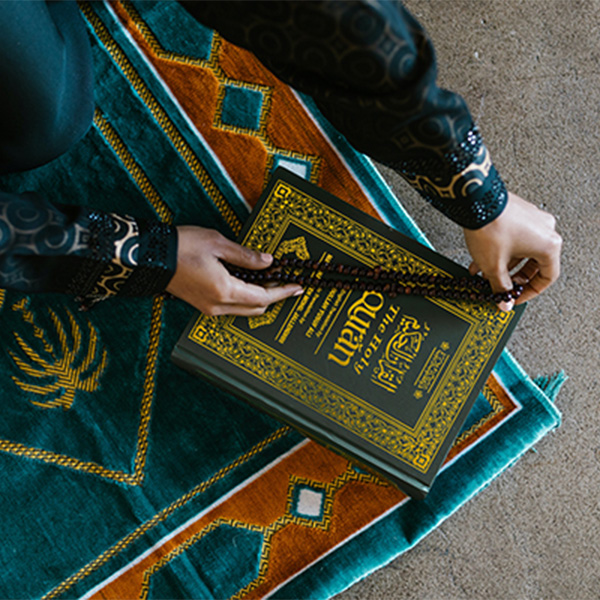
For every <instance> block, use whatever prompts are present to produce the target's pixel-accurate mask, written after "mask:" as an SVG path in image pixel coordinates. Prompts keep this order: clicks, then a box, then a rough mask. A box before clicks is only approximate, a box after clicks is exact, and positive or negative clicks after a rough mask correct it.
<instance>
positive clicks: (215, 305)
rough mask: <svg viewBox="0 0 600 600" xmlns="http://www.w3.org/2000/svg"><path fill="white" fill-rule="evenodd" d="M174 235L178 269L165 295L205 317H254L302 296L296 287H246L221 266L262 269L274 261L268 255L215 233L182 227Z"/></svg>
mask: <svg viewBox="0 0 600 600" xmlns="http://www.w3.org/2000/svg"><path fill="white" fill-rule="evenodd" d="M177 234H178V250H177V269H176V271H175V275H173V278H172V279H171V281H170V283H169V285H168V286H167V290H166V291H167V292H169V293H170V294H173V295H174V296H177V297H178V298H180V299H181V300H184V301H185V302H187V303H188V304H191V305H192V306H194V307H195V308H197V309H198V310H200V311H201V312H203V313H204V314H205V315H225V314H231V315H242V316H257V315H261V314H263V313H264V311H265V310H266V309H267V307H268V306H269V305H270V304H272V303H274V302H278V301H279V300H283V299H284V298H288V297H290V296H294V295H299V294H301V293H302V288H301V287H300V286H299V285H295V284H290V285H284V286H277V287H271V288H264V287H262V286H259V285H253V284H250V283H246V282H244V281H242V280H240V279H236V278H235V277H233V276H232V275H230V274H229V271H227V269H226V268H225V267H224V266H223V263H222V262H221V261H222V260H223V261H226V262H228V263H229V264H232V265H235V266H238V267H243V268H245V269H265V268H266V267H268V266H269V265H270V264H271V262H272V261H273V257H272V256H271V255H270V254H262V253H260V252H255V251H254V250H250V249H249V248H245V247H243V246H240V245H239V244H236V243H235V242H232V241H230V240H228V239H227V238H226V237H225V236H223V235H221V234H220V233H219V232H218V231H215V230H214V229H205V228H203V227H194V226H183V227H178V228H177Z"/></svg>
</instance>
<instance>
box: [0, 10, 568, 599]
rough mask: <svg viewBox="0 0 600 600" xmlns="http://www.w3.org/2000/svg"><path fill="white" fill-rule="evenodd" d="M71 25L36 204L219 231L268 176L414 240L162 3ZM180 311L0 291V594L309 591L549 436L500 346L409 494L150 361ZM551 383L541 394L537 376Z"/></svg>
mask: <svg viewBox="0 0 600 600" xmlns="http://www.w3.org/2000/svg"><path fill="white" fill-rule="evenodd" d="M81 10H82V12H83V15H84V17H85V20H86V22H87V25H88V27H89V33H90V37H91V39H92V44H93V55H94V61H95V69H96V113H95V118H94V124H93V127H92V129H91V130H90V132H89V133H88V135H87V136H86V137H85V138H84V139H83V141H82V142H80V143H79V144H78V145H77V146H76V147H75V148H73V149H72V150H71V151H70V152H69V153H68V154H67V155H65V156H63V157H62V158H60V159H59V160H57V161H55V162H54V163H52V164H50V165H47V166H45V167H43V168H40V169H38V170H36V171H33V172H29V173H27V174H22V175H14V176H10V177H4V178H3V179H2V181H0V186H1V187H2V189H3V190H6V191H15V192H16V191H25V190H37V191H41V192H44V193H45V194H47V196H48V197H49V198H51V199H52V200H54V201H61V202H70V203H74V204H86V205H92V206H95V207H98V208H102V209H105V210H110V211H117V212H124V213H130V214H134V215H137V216H140V217H147V218H154V219H160V220H163V221H167V222H174V223H182V224H183V223H194V224H199V225H203V226H205V227H212V228H216V229H218V230H220V231H221V232H223V233H225V234H226V235H228V236H230V237H234V236H235V235H236V234H237V232H238V231H239V230H240V228H241V225H242V223H243V222H244V219H245V218H246V217H247V215H248V213H249V210H250V208H251V206H252V205H253V203H254V202H255V201H256V200H257V198H258V197H259V195H260V192H261V190H262V188H263V186H264V184H265V182H266V181H267V179H268V177H269V173H270V172H271V171H272V170H273V169H274V168H275V167H278V166H284V167H287V168H289V169H291V170H292V171H294V172H295V173H297V174H299V175H301V176H303V177H305V178H307V179H309V180H310V181H313V182H315V183H317V184H319V185H321V186H322V187H324V188H325V189H327V190H328V191H330V192H331V193H333V194H335V195H337V196H339V197H341V198H343V199H345V200H347V201H348V202H351V203H353V204H354V205H356V206H358V207H359V208H361V209H362V210H364V211H366V212H368V213H370V214H372V215H374V216H376V217H378V218H380V219H382V220H384V221H385V222H387V223H388V224H390V225H391V226H393V227H395V228H396V229H398V230H400V231H402V232H403V233H406V234H408V235H412V236H413V237H415V238H417V239H418V240H420V241H421V242H423V243H427V242H426V239H425V237H424V236H423V234H422V233H421V232H420V231H419V230H418V229H417V227H416V226H415V224H414V223H413V221H412V220H411V219H410V217H409V216H408V215H407V214H406V212H405V211H404V210H403V208H402V206H401V205H400V204H399V202H398V200H397V199H396V198H395V197H394V196H393V194H392V193H391V191H390V190H389V189H388V188H387V187H386V184H385V183H384V181H383V180H382V178H381V177H380V176H379V174H378V173H377V171H376V170H375V168H374V167H373V166H372V165H371V163H370V162H369V161H368V160H367V159H366V158H365V157H364V156H361V155H359V154H358V153H356V152H354V151H353V150H352V149H351V148H350V147H349V146H348V144H347V143H346V141H345V140H344V139H343V138H342V137H341V136H340V135H339V134H337V133H336V132H335V131H334V130H333V129H332V128H331V127H330V125H329V124H328V123H327V122H326V121H325V120H324V119H323V118H322V117H321V116H320V115H319V113H318V111H317V110H316V109H315V107H314V106H313V105H312V103H311V102H310V100H309V99H307V98H305V97H302V96H301V95H299V94H297V93H295V92H294V91H293V90H291V89H289V88H288V87H286V86H284V85H282V84H281V83H280V82H278V81H277V80H276V79H275V78H274V77H273V76H272V75H270V74H269V73H268V72H266V71H265V70H264V68H262V66H261V65H260V64H259V63H258V62H257V61H256V60H255V59H254V58H253V57H252V56H250V55H249V54H248V53H246V52H243V51H241V50H239V49H237V48H235V47H233V46H231V45H230V44H228V43H227V42H226V41H224V40H223V39H222V38H220V37H219V36H218V35H217V34H216V33H214V32H213V31H211V30H208V29H206V28H204V27H202V26H200V25H199V24H198V23H196V22H195V21H194V20H193V19H192V18H191V17H190V16H189V15H188V14H187V13H186V12H185V11H184V9H182V8H181V7H180V6H179V5H177V4H176V3H172V2H166V3H156V2H139V3H138V2H136V3H133V4H122V3H119V2H115V3H110V4H109V3H104V2H93V3H90V4H82V5H81ZM192 313H193V311H192V310H191V309H190V308H189V307H188V306H186V305H185V304H184V303H182V302H180V301H178V300H174V299H165V298H163V297H158V298H155V299H116V300H110V301H107V302H104V303H100V304H98V305H97V306H95V307H94V308H93V310H91V311H89V312H80V311H78V307H77V305H76V304H75V302H74V301H73V300H72V299H70V298H67V297H63V296H58V295H32V296H24V295H22V294H17V293H14V292H9V291H6V292H5V291H0V331H1V340H2V352H1V353H0V373H1V377H2V379H1V381H2V386H1V388H0V406H1V410H2V419H1V420H0V450H1V452H0V472H1V484H0V486H1V490H2V494H1V500H0V505H1V510H2V519H1V521H0V531H1V539H2V544H1V546H0V556H1V561H0V562H1V564H2V566H3V569H2V573H1V574H0V596H2V597H10V598H23V597H27V598H72V597H97V598H138V597H139V598H209V597H216V598H257V597H264V596H273V597H281V598H308V597H311V598H314V597H320V598H324V597H329V596H331V595H333V594H335V593H337V592H340V591H341V590H343V589H345V588H346V587H348V586H349V585H351V584H352V583H353V582H355V581H357V580H358V579H360V578H362V577H364V576H365V575H367V574H368V573H370V572H372V571H373V570H375V569H377V568H378V567H381V566H382V565H384V564H386V563H387V562H389V561H390V560H392V559H393V558H395V557H397V556H398V555H399V554H401V553H402V552H404V551H405V550H407V549H408V548H410V547H412V546H414V544H416V543H417V542H418V541H419V540H420V539H421V538H422V537H423V536H424V535H426V534H427V533H428V532H430V531H431V530H432V529H434V528H435V527H436V526H437V525H439V524H440V523H441V522H442V521H443V520H444V519H445V518H446V517H448V516H449V515H450V514H451V513H453V512H454V511H455V510H457V509H458V508H459V507H460V506H461V505H462V504H463V503H465V502H466V501H467V500H469V499H470V498H471V497H473V496H474V495H475V494H476V493H477V492H478V491H479V490H481V489H482V488H483V487H485V486H486V484H488V482H489V481H490V480H491V479H492V478H494V477H495V476H497V475H498V474H499V473H500V472H501V471H503V470H504V469H505V468H506V467H507V466H508V465H510V464H511V463H513V462H514V461H515V460H516V459H517V458H518V457H519V456H520V455H522V454H523V453H524V452H526V451H527V449H529V448H530V447H531V446H532V445H533V444H535V443H536V442H537V441H538V440H539V439H540V438H541V437H542V436H543V435H544V434H546V433H547V432H548V431H549V430H551V429H552V428H554V427H555V426H557V425H558V423H559V414H558V412H557V410H556V409H555V408H554V406H553V404H552V402H551V400H550V398H549V394H546V393H545V392H544V391H543V390H542V389H541V388H540V387H539V386H537V385H536V384H535V383H534V382H533V381H532V380H531V379H530V378H529V377H528V376H527V375H526V374H525V373H524V372H523V371H522V370H521V369H520V367H519V366H518V365H517V364H516V363H515V361H514V360H513V359H512V358H511V357H510V355H509V354H507V353H504V354H503V355H502V357H501V359H500V361H499V362H498V364H497V366H496V369H495V371H494V374H493V376H491V377H490V379H489V381H488V382H487V385H486V386H485V389H484V390H483V392H482V394H481V395H480V397H479V399H478V400H477V402H476V404H475V407H474V408H473V411H472V412H471V414H470V416H469V420H468V422H467V423H466V426H465V428H464V430H463V432H462V434H461V435H460V437H459V439H458V441H457V442H456V444H455V446H454V448H453V450H452V452H451V454H450V456H449V458H448V460H447V462H446V464H445V467H444V469H443V471H442V472H441V474H440V475H439V477H438V479H437V481H436V483H435V485H434V486H433V489H432V491H431V493H430V494H429V496H428V497H427V499H426V500H424V501H412V500H409V499H408V498H407V497H406V496H404V495H403V494H402V493H401V492H400V491H398V490H397V489H396V488H394V487H393V486H391V485H389V484H388V483H386V482H385V481H383V480H381V479H379V478H377V477H375V476H374V475H372V474H369V473H366V472H364V471H362V470H361V469H359V468H357V467H355V466H354V465H352V464H351V463H349V462H348V461H347V460H346V459H344V458H342V457H340V456H338V455H336V454H333V453H331V452H330V451H328V450H325V449H324V448H322V447H321V446H319V445H317V444H316V443H314V442H311V441H308V440H306V439H304V438H303V437H302V436H301V435H300V434H298V433H296V432H294V431H292V430H290V429H289V428H288V427H285V426H283V425H282V424H281V423H279V422H277V421H275V420H273V419H272V418H270V417H268V416H266V415H264V414H262V413H260V412H257V411H256V410H254V409H252V408H251V407H249V406H248V405H246V404H245V403H244V402H241V401H238V400H236V399H235V398H233V397H232V396H230V395H228V394H225V393H223V392H221V391H219V390H217V389H215V388H213V387H212V386H211V385H209V384H208V383H206V382H204V381H202V380H200V379H196V378H193V377H192V376H190V375H188V374H187V373H185V372H183V371H181V370H179V369H177V368H176V367H175V366H174V365H173V364H172V363H171V362H170V353H171V351H172V349H173V346H174V345H175V342H176V340H177V338H178V336H179V335H180V333H181V331H182V330H183V328H184V327H185V325H186V323H187V321H188V320H189V319H190V317H191V316H192ZM546 383H548V384H552V383H553V384H554V387H555V388H556V386H557V380H554V381H552V382H546Z"/></svg>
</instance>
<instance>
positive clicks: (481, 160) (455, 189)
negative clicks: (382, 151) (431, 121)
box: [387, 127, 508, 229]
mask: <svg viewBox="0 0 600 600" xmlns="http://www.w3.org/2000/svg"><path fill="white" fill-rule="evenodd" d="M387 165H388V166H389V167H391V168H393V169H394V170H395V171H397V172H398V173H399V174H400V175H402V177H404V178H405V179H406V180H407V181H408V183H410V185H411V186H412V187H414V188H415V189H416V190H417V191H418V192H419V193H420V194H421V195H422V196H423V197H424V198H425V200H427V201H428V202H430V203H431V204H432V205H433V206H434V207H435V208H437V209H438V210H440V211H441V212H442V213H444V214H445V215H446V216H447V217H448V218H449V219H451V220H452V221H454V222H455V223H458V224H459V225H461V226H462V227H465V228H467V229H479V228H480V227H483V226H484V225H486V224H487V223H489V222H490V221H493V220H494V219H495V218H496V217H497V216H498V215H499V214H500V213H501V212H502V211H503V210H504V207H505V206H506V202H507V199H508V194H507V191H506V187H505V185H504V182H503V181H502V179H501V178H500V175H499V174H498V172H497V171H496V168H495V167H494V165H493V164H492V159H491V158H490V154H489V152H488V150H487V148H486V147H485V145H484V144H483V140H482V139H481V135H480V133H479V131H478V130H477V128H476V127H473V128H472V129H470V130H469V132H468V133H467V135H466V136H465V139H464V141H463V142H462V143H461V144H460V146H459V147H458V148H457V149H456V150H454V151H452V152H448V153H446V154H444V155H443V156H442V157H441V158H439V159H438V158H436V159H433V160H432V158H431V156H429V157H427V158H423V159H420V158H418V157H415V158H411V159H409V160H402V161H398V162H394V163H387Z"/></svg>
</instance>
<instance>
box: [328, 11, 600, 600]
mask: <svg viewBox="0 0 600 600" xmlns="http://www.w3.org/2000/svg"><path fill="white" fill-rule="evenodd" d="M406 5H407V7H408V8H409V9H410V10H411V11H412V12H413V14H415V15H416V16H417V17H418V18H419V20H420V21H421V23H422V24H423V25H424V26H425V27H426V29H427V30H428V32H429V34H430V36H431V37H432V39H433V41H434V43H435V47H436V50H437V54H438V61H439V73H440V82H441V84H442V85H443V86H444V87H446V88H449V89H452V90H454V91H457V92H460V93H461V94H462V95H463V96H464V97H465V99H466V100H467V102H468V103H469V106H470V107H471V112H472V113H473V116H474V117H475V119H476V121H477V122H478V124H479V125H480V128H481V130H482V133H483V135H484V139H485V141H486V143H487V146H488V148H489V149H490V152H491V154H492V157H493V159H494V162H495V164H496V166H497V168H498V170H499V171H500V173H501V174H502V176H503V178H504V180H505V182H506V184H507V186H508V187H509V189H511V190H512V191H513V192H515V193H518V194H519V195H521V196H523V197H524V198H526V199H528V200H530V201H531V202H534V203H536V204H538V205H539V206H541V207H543V208H545V209H546V210H548V211H550V212H551V213H553V214H554V215H555V216H556V217H557V219H558V229H559V231H560V233H561V235H562V236H563V238H564V247H563V259H562V275H561V278H560V280H559V281H558V283H556V284H555V285H554V286H553V287H552V288H551V289H550V290H548V291H547V292H546V293H545V294H544V295H543V296H541V297H539V298H538V299H536V300H535V301H533V302H531V303H530V306H529V308H528V310H527V311H526V313H525V315H524V317H523V319H522V320H521V322H520V324H519V326H518V328H517V331H516V332H515V334H514V336H513V337H512V339H511V341H510V343H509V350H510V351H511V352H512V353H513V355H514V356H515V357H516V358H517V360H518V361H519V362H520V363H521V365H522V366H523V367H524V368H525V370H526V371H527V372H528V373H530V374H531V375H532V376H536V375H538V374H550V373H553V372H555V371H557V370H560V369H564V370H565V371H566V373H567V375H568V376H569V378H570V379H569V380H568V381H567V383H566V384H565V386H564V387H563V389H562V391H561V393H560V394H559V397H558V401H557V406H558V408H559V409H560V410H561V412H562V413H563V424H562V426H561V427H560V428H559V429H558V430H556V431H555V432H553V433H551V434H550V435H548V436H547V437H546V438H544V439H543V440H542V441H541V442H540V443H539V444H538V445H537V447H536V450H537V452H529V453H528V454H527V455H526V456H524V457H523V458H522V459H521V460H520V461H519V462H518V463H517V464H516V465H515V466H514V467H512V468H511V469H509V470H508V471H507V472H505V473H504V474H503V475H501V476H500V477H499V478H498V479H497V480H495V481H494V482H492V484H491V485H490V486H489V488H487V489H486V490H484V491H483V492H482V493H481V494H480V495H479V496H477V497H476V498H475V499H473V500H472V501H471V502H469V503H468V504H467V505H466V506H465V507H463V508H462V509H461V510H459V511H458V513H456V514H455V515H454V516H452V517H451V518H450V519H448V520H447V521H446V522H445V523H444V524H443V525H442V526H441V527H439V528H438V529H437V530H436V531H435V532H434V533H432V534H431V535H430V536H429V537H427V538H426V539H425V540H424V541H423V542H421V543H420V544H419V545H418V546H417V547H416V548H414V549H413V550H412V551H410V552H408V553H406V554H404V555H403V556H401V557H400V558H398V559H397V560H395V561H394V562H392V563H391V564H390V565H389V566H387V567H385V568H383V569H381V570H380V571H378V572H377V573H375V574H373V575H371V576H370V577H368V578H366V579H365V580H364V581H361V582H359V583H357V584H356V585H355V586H353V587H352V588H350V589H349V590H347V591H346V592H344V593H343V594H341V595H340V596H339V598H340V599H342V600H352V599H354V598H356V599H359V598H360V599H361V600H362V599H365V598H402V599H405V600H409V599H411V598H414V599H417V598H418V599H419V600H424V599H436V600H437V599H445V598H449V599H455V598H456V599H462V598H468V599H479V598H482V599H483V598H486V599H492V600H496V599H511V600H512V599H541V598H543V599H544V600H548V599H552V598H556V599H570V600H580V599H581V600H583V599H588V598H590V599H591V598H600V549H599V543H600V470H599V461H600V406H599V405H598V399H599V396H600V384H599V381H600V376H599V375H598V362H599V360H598V354H599V348H600V311H599V309H598V299H599V298H600V281H599V273H600V268H599V261H600V241H599V239H598V238H599V232H600V199H599V193H600V192H599V191H598V189H599V187H600V144H599V141H600V66H599V56H600V37H599V36H600V0H477V1H475V0H407V1H406ZM382 171H383V173H384V176H385V177H386V179H387V180H388V181H389V182H390V183H391V185H392V186H393V187H394V189H395V191H396V193H397V195H398V196H399V197H400V198H401V199H402V200H403V201H404V203H405V205H406V206H407V208H408V210H409V212H410V213H411V214H412V215H413V216H414V217H415V219H416V221H417V223H418V224H419V225H420V226H421V227H422V228H423V229H424V231H425V232H426V233H427V234H428V236H429V238H430V239H431V241H432V242H433V243H434V245H435V246H436V248H437V249H438V250H439V251H441V252H442V253H443V254H446V255H447V256H450V257H451V258H454V259H455V260H457V261H458V262H461V263H463V264H467V263H468V254H467V253H466V250H465V249H464V244H463V241H462V236H461V232H460V229H459V228H458V227H456V226H454V225H452V224H449V223H448V221H446V220H445V219H444V218H442V217H440V215H438V214H437V213H436V212H435V211H434V210H432V209H431V208H430V207H429V206H426V205H424V203H423V202H422V201H421V200H420V199H419V198H417V197H416V194H414V193H413V192H412V190H410V189H408V187H407V186H406V185H405V184H404V182H403V181H401V179H400V177H398V176H396V175H395V174H394V173H392V172H391V171H389V170H385V169H382Z"/></svg>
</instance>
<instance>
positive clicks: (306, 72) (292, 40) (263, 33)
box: [183, 0, 507, 229]
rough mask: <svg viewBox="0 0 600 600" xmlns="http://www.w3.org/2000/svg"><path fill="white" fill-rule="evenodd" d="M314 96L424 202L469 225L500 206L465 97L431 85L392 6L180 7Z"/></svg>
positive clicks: (496, 179) (422, 54)
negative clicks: (410, 186)
mask: <svg viewBox="0 0 600 600" xmlns="http://www.w3.org/2000/svg"><path fill="white" fill-rule="evenodd" d="M183 5H184V6H185V7H186V8H187V9H188V10H189V11H190V12H191V14H193V15H194V16H195V17H196V18H197V19H198V20H199V21H200V22H202V23H205V24H206V25H208V26H210V27H212V28H214V29H216V30H217V31H219V33H221V34H222V35H223V37H225V38H226V39H228V40H229V41H231V42H233V43H234V44H236V45H238V46H242V47H244V48H246V49H248V50H250V51H251V52H252V53H253V54H255V56H256V57H257V58H258V59H259V60H260V61H261V62H262V63H263V64H264V65H265V66H266V67H267V68H268V69H269V70H271V71H272V72H273V73H274V74H275V75H277V76H278V77H279V78H280V79H281V80H283V81H285V82H286V83H288V84H289V85H291V86H292V87H294V88H295V89H297V90H299V91H301V92H305V93H307V94H309V95H310V96H312V98H313V99H314V100H315V102H316V104H317V106H318V107H319V109H320V110H321V112H322V113H323V114H324V116H325V117H326V118H327V119H328V120H329V121H330V122H331V123H332V124H333V125H334V127H336V129H337V130H338V131H340V132H341V133H343V134H344V136H345V137H346V138H347V139H348V141H349V142H350V143H351V144H352V145H353V146H354V147H355V148H356V149H358V150H359V151H361V152H363V153H365V154H367V155H369V156H371V157H372V158H375V159H376V160H378V161H380V162H382V163H384V164H386V165H388V166H390V167H392V168H393V169H395V170H396V171H397V172H398V173H400V174H401V175H402V176H404V177H405V178H406V180H407V181H408V182H409V183H410V184H411V185H412V186H413V187H414V188H416V189H417V190H418V191H419V192H420V193H421V194H422V195H423V196H424V197H425V199H426V200H427V201H429V202H431V203H432V204H433V205H434V206H435V207H436V208H437V209H439V210H441V211H442V212H443V213H444V214H445V215H446V216H448V217H449V218H450V219H452V220H453V221H455V222H457V223H458V224H460V225H462V226H463V227H467V228H471V229H476V228H478V227H481V226H483V225H485V224H486V223H488V222H490V221H491V220H493V219H494V218H495V217H497V216H498V215H499V214H500V213H501V212H502V210H503V209H504V206H505V205H506V200H507V194H506V189H505V187H504V184H503V182H502V180H501V179H500V176H499V175H498V173H497V172H496V169H495V168H494V166H493V164H492V162H491V159H490V157H489V154H488V151H487V149H486V148H485V146H484V145H483V142H482V140H481V136H480V134H479V132H478V131H477V128H476V127H475V125H474V123H473V120H472V118H471V115H470V113H469V110H468V108H467V106H466V104H465V102H464V100H463V99H462V98H461V97H460V96H459V95H457V94H454V93H452V92H448V91H446V90H443V89H440V88H439V87H438V86H437V85H436V81H435V80H436V63H435V54H434V50H433V46H432V44H431V42H430V40H429V39H428V37H427V36H426V34H425V32H424V30H423V28H422V27H421V26H420V25H419V23H418V22H417V21H416V20H415V19H414V18H413V17H412V15H411V14H410V13H409V12H408V11H407V10H406V9H405V8H404V7H403V6H402V4H400V3H399V2H396V1H393V0H371V1H369V2H366V1H361V0H355V1H344V2H341V1H339V0H324V1H319V2H313V1H306V0H297V1H290V0H278V1H272V0H270V1H263V2H247V1H244V0H235V1H232V0H229V1H227V2H194V1H189V2H183Z"/></svg>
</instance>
